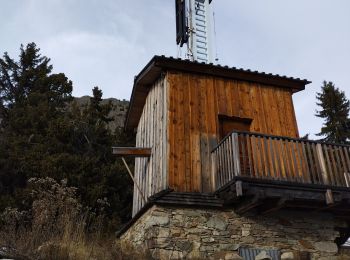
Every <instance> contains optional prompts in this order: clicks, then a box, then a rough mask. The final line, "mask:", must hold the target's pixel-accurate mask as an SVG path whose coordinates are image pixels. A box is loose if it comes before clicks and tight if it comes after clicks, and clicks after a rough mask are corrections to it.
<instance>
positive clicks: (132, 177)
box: [122, 157, 147, 204]
mask: <svg viewBox="0 0 350 260" xmlns="http://www.w3.org/2000/svg"><path fill="white" fill-rule="evenodd" d="M122 160H123V163H124V165H125V167H126V169H127V170H128V173H129V176H130V178H131V179H132V181H133V182H134V184H135V186H136V188H137V190H138V191H139V193H140V195H141V197H142V200H143V202H144V203H145V204H146V202H147V200H146V197H145V195H144V194H143V192H142V190H141V188H140V186H139V184H138V183H137V181H136V180H135V178H134V176H133V175H132V173H131V170H130V168H129V166H128V164H127V163H126V161H125V159H124V157H122Z"/></svg>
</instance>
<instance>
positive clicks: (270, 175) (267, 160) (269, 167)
mask: <svg viewBox="0 0 350 260" xmlns="http://www.w3.org/2000/svg"><path fill="white" fill-rule="evenodd" d="M261 141H262V144H263V146H264V150H263V153H264V157H265V158H264V160H265V163H266V167H265V169H266V175H267V176H268V178H269V179H273V178H274V175H273V171H272V162H271V156H270V153H269V148H268V142H267V137H263V138H262V139H261Z"/></svg>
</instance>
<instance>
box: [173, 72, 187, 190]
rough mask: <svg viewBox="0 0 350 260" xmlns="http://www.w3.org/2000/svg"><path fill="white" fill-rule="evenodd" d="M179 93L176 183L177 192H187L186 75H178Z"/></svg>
mask: <svg viewBox="0 0 350 260" xmlns="http://www.w3.org/2000/svg"><path fill="white" fill-rule="evenodd" d="M177 84H178V86H177V92H176V98H177V102H176V103H175V106H176V119H175V120H176V124H175V125H176V131H175V134H176V139H175V142H176V144H175V149H176V155H177V156H176V161H175V164H176V169H175V171H177V172H176V176H177V178H176V182H177V191H186V178H185V177H186V176H185V157H186V154H185V127H184V122H185V121H184V118H185V116H187V115H185V114H184V106H185V104H184V91H185V88H186V86H187V78H186V75H185V74H179V75H178V81H177Z"/></svg>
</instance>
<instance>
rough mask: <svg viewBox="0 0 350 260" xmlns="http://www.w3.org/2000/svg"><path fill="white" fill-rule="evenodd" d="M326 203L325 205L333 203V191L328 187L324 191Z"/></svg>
mask: <svg viewBox="0 0 350 260" xmlns="http://www.w3.org/2000/svg"><path fill="white" fill-rule="evenodd" d="M326 204H327V205H330V204H334V198H333V193H332V190H330V189H327V191H326Z"/></svg>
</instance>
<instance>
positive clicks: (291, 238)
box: [121, 206, 350, 260]
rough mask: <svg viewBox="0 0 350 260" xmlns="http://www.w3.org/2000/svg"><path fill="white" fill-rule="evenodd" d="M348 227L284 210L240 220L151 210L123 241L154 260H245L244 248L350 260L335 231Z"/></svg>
mask: <svg viewBox="0 0 350 260" xmlns="http://www.w3.org/2000/svg"><path fill="white" fill-rule="evenodd" d="M343 226H345V223H342V222H341V221H340V220H336V219H334V218H333V217H332V216H331V215H328V214H321V213H317V214H316V213H305V212H289V211H281V212H278V213H273V214H271V215H268V216H245V217H242V216H238V215H237V214H235V213H234V212H233V211H232V210H212V209H205V210H204V209H191V208H175V207H160V206H153V207H152V208H150V209H149V210H148V211H147V212H146V213H145V214H144V215H143V216H141V217H140V218H139V219H138V220H137V221H136V222H135V223H134V224H133V225H132V226H131V227H130V228H129V229H128V230H127V231H126V232H125V233H124V234H123V235H122V237H121V242H122V244H131V245H132V246H133V247H135V248H138V249H139V250H144V249H148V250H149V252H150V254H151V255H152V258H154V259H182V258H186V259H241V258H240V257H239V256H238V249H239V248H240V247H250V248H259V249H277V250H280V251H281V253H282V259H304V258H302V256H303V255H305V254H306V255H309V256H310V258H311V259H324V260H326V259H350V258H346V256H342V257H341V256H339V255H340V254H339V252H338V251H339V250H338V247H337V245H336V244H335V243H334V240H335V239H336V237H337V236H339V233H338V232H337V231H335V229H334V228H335V227H343Z"/></svg>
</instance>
